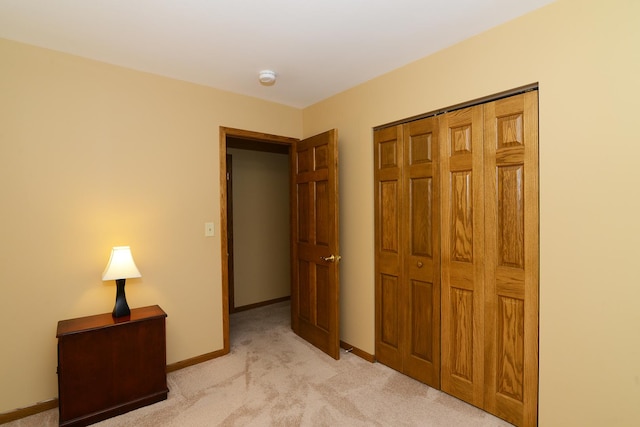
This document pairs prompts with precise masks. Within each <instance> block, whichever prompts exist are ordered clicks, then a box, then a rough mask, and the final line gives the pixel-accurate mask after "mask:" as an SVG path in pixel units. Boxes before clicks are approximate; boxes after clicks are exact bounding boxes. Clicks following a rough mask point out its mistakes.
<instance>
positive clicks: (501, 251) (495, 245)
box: [484, 92, 538, 425]
mask: <svg viewBox="0 0 640 427" xmlns="http://www.w3.org/2000/svg"><path fill="white" fill-rule="evenodd" d="M537 100H538V97H537V92H527V93H525V94H522V95H518V96H513V97H510V98H506V99H503V100H499V101H495V102H490V103H488V104H486V105H485V126H484V129H485V137H484V139H485V141H484V157H485V200H486V204H485V206H486V208H485V217H486V236H485V241H486V247H485V249H486V253H487V256H486V265H485V271H486V276H485V313H486V314H485V323H484V328H485V409H486V410H487V411H489V412H491V413H493V414H495V415H497V416H499V417H501V418H504V419H506V420H507V421H509V422H511V423H514V424H516V425H536V423H537V398H538V396H537V394H538V380H537V378H538V107H537Z"/></svg>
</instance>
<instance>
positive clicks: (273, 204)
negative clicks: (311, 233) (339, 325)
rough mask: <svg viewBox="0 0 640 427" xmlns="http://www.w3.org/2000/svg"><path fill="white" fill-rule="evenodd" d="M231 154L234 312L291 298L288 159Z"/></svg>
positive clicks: (230, 151) (239, 152) (240, 152)
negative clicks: (249, 306)
mask: <svg viewBox="0 0 640 427" xmlns="http://www.w3.org/2000/svg"><path fill="white" fill-rule="evenodd" d="M227 153H228V154H231V155H232V156H233V230H234V232H233V243H234V273H235V274H234V285H235V286H234V289H235V306H236V307H242V306H245V305H249V304H255V303H258V302H263V301H269V300H273V299H276V298H282V297H286V296H289V295H290V294H291V262H290V256H291V251H290V243H289V237H290V234H291V233H290V226H289V215H290V214H289V156H288V155H286V154H276V153H265V152H260V151H249V150H239V149H233V148H229V149H227Z"/></svg>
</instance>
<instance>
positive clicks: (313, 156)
mask: <svg viewBox="0 0 640 427" xmlns="http://www.w3.org/2000/svg"><path fill="white" fill-rule="evenodd" d="M291 160H292V165H291V171H292V194H291V208H292V209H291V218H292V230H291V232H292V245H293V248H292V286H291V327H292V329H293V331H294V332H295V333H296V334H298V335H300V336H301V337H302V338H304V339H305V340H307V341H309V342H310V343H312V344H313V345H315V346H316V347H318V348H319V349H321V350H322V351H324V352H325V353H327V354H328V355H330V356H331V357H333V358H335V359H339V358H340V334H339V307H338V301H339V261H340V247H339V240H338V237H339V236H338V230H339V229H338V133H337V130H335V129H334V130H331V131H328V132H325V133H322V134H320V135H316V136H313V137H311V138H308V139H305V140H303V141H299V142H298V143H296V144H295V147H294V150H293V155H292V156H291Z"/></svg>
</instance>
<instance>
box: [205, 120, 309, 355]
mask: <svg viewBox="0 0 640 427" xmlns="http://www.w3.org/2000/svg"><path fill="white" fill-rule="evenodd" d="M227 138H230V139H231V138H233V139H234V147H235V148H242V147H241V146H240V145H241V144H240V142H239V141H237V139H244V140H248V142H247V144H248V145H255V142H256V141H258V142H261V143H266V144H280V145H285V146H287V147H288V149H289V153H291V147H293V146H294V145H295V144H296V143H297V142H298V141H299V140H298V139H297V138H290V137H287V136H279V135H271V134H268V133H262V132H253V131H248V130H243V129H235V128H230V127H225V126H220V136H219V140H218V145H219V150H220V154H219V156H220V158H219V160H220V246H221V250H220V258H221V260H220V261H221V266H220V269H221V276H222V286H221V287H222V336H223V338H222V339H223V350H222V351H224V353H223V354H227V353H229V351H231V347H230V343H229V256H228V255H227V254H228V251H229V243H228V240H227V236H228V234H227V233H228V229H227V219H228V216H227V215H228V212H227ZM239 144H240V145H239ZM289 156H291V154H289Z"/></svg>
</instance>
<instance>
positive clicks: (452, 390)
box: [440, 105, 485, 407]
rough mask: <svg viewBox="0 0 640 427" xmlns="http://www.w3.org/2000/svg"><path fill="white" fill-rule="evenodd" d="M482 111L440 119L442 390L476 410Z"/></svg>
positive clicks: (480, 364) (479, 392)
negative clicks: (471, 405)
mask: <svg viewBox="0 0 640 427" xmlns="http://www.w3.org/2000/svg"><path fill="white" fill-rule="evenodd" d="M482 126H483V108H482V106H481V105H480V106H476V107H471V108H465V109H462V110H458V111H453V112H451V113H447V114H444V115H443V116H440V157H441V169H442V194H441V200H442V218H441V221H442V253H441V256H442V371H441V374H442V390H443V391H445V392H447V393H449V394H452V395H453V396H456V397H459V398H460V399H462V400H464V401H466V402H469V403H471V404H473V405H476V406H479V407H482V405H483V391H484V390H483V387H484V371H483V368H484V345H485V342H484V336H483V327H482V325H483V322H484V259H485V254H484V200H483V185H482V184H483V170H484V169H483V148H482V143H483V133H482Z"/></svg>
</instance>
